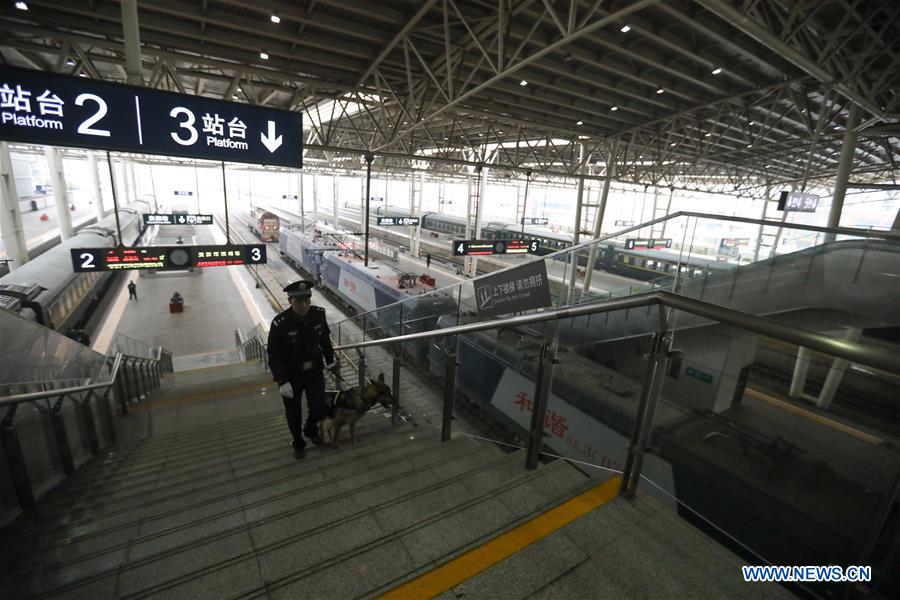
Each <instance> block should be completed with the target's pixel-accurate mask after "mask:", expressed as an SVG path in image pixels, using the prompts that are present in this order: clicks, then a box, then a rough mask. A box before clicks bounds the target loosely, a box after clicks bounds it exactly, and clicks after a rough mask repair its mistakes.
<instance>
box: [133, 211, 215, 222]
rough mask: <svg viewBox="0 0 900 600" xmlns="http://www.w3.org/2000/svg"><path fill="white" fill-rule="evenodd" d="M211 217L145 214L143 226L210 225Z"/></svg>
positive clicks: (179, 214)
mask: <svg viewBox="0 0 900 600" xmlns="http://www.w3.org/2000/svg"><path fill="white" fill-rule="evenodd" d="M212 224H213V216H212V215H185V214H181V213H178V214H152V215H150V214H145V215H144V225H212Z"/></svg>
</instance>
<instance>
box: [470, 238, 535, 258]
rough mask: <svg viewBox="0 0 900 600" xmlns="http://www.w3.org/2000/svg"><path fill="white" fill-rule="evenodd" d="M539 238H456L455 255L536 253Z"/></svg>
mask: <svg viewBox="0 0 900 600" xmlns="http://www.w3.org/2000/svg"><path fill="white" fill-rule="evenodd" d="M537 249H538V242H537V240H531V241H526V240H454V241H453V256H484V255H488V254H534V253H535V252H537Z"/></svg>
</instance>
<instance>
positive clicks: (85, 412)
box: [81, 390, 100, 456]
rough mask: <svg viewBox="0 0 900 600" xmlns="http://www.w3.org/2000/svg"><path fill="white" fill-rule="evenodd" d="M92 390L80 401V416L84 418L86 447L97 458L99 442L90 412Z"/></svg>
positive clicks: (92, 414) (92, 415)
mask: <svg viewBox="0 0 900 600" xmlns="http://www.w3.org/2000/svg"><path fill="white" fill-rule="evenodd" d="M93 395H94V390H88V393H87V396H85V397H84V400H82V401H81V414H82V416H83V417H84V429H85V433H86V434H87V439H88V446H90V448H91V454H93V455H94V456H97V455H98V454H100V440H99V439H98V438H97V425H96V423H94V413H93V412H91V396H93Z"/></svg>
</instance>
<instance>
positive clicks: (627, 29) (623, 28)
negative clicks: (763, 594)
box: [619, 25, 631, 33]
mask: <svg viewBox="0 0 900 600" xmlns="http://www.w3.org/2000/svg"><path fill="white" fill-rule="evenodd" d="M619 31H621V32H622V33H628V32H629V31H631V27H630V26H628V25H624V26H623V27H622V29H620V30H619Z"/></svg>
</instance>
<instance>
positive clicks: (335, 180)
mask: <svg viewBox="0 0 900 600" xmlns="http://www.w3.org/2000/svg"><path fill="white" fill-rule="evenodd" d="M331 183H332V187H333V189H332V192H333V193H334V196H333V197H334V207H333V208H334V226H335V227H337V226H338V204H340V200H339V195H338V188H340V185H338V176H337V175H332V176H331Z"/></svg>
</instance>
